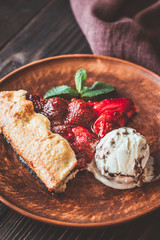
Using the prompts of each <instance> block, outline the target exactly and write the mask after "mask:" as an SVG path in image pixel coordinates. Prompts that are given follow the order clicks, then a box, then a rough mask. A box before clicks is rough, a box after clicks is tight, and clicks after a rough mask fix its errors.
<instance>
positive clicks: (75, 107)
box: [64, 98, 97, 127]
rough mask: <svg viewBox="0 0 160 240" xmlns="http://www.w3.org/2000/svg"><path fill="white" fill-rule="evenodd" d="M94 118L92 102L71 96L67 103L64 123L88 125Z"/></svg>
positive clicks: (95, 116)
mask: <svg viewBox="0 0 160 240" xmlns="http://www.w3.org/2000/svg"><path fill="white" fill-rule="evenodd" d="M96 118H97V113H96V112H95V111H94V110H93V103H92V102H85V101H83V100H80V99H75V98H73V99H72V100H71V102H70V103H69V105H68V114H67V116H66V119H65V120H64V124H66V125H76V126H85V127H89V126H91V125H92V123H93V122H94V121H95V119H96Z"/></svg>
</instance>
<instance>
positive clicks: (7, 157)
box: [0, 54, 160, 227]
mask: <svg viewBox="0 0 160 240" xmlns="http://www.w3.org/2000/svg"><path fill="white" fill-rule="evenodd" d="M80 68H84V69H85V70H86V71H87V74H88V78H87V85H91V84H93V82H94V81H103V82H105V83H110V84H112V85H113V86H115V87H116V89H117V92H118V94H119V95H121V96H123V97H129V98H131V99H132V100H133V101H134V103H135V105H136V106H137V107H138V112H137V114H136V115H135V116H134V117H133V119H132V121H130V122H129V124H128V126H130V127H133V128H135V129H136V130H137V131H138V132H140V133H141V134H143V135H144V136H145V137H146V139H147V141H148V143H149V145H150V149H151V155H152V156H153V157H154V158H155V160H156V165H157V167H156V170H157V172H160V159H159V156H160V142H159V138H160V130H159V129H160V77H159V76H158V75H156V74H154V73H152V72H151V71H149V70H147V69H145V68H143V67H140V66H138V65H135V64H133V63H130V62H127V61H123V60H120V59H115V58H111V57H103V56H94V55H87V54H83V55H66V56H58V57H52V58H48V59H43V60H40V61H37V62H33V63H31V64H28V65H26V66H24V67H21V68H20V69H18V70H16V71H14V72H12V73H10V74H9V75H7V76H6V77H4V78H3V79H1V80H0V83H1V84H0V91H3V90H18V89H25V90H27V91H29V92H31V93H39V94H44V93H46V91H48V90H49V89H51V88H52V87H54V86H59V85H62V84H66V85H69V86H71V87H74V74H75V72H76V71H77V70H78V69H80ZM0 152H1V154H0V166H1V167H0V200H1V201H2V202H4V203H5V204H6V205H8V206H9V207H11V208H12V209H14V210H16V211H17V212H19V213H21V214H24V215H25V216H27V217H31V218H33V219H36V220H40V221H43V222H46V223H51V224H56V225H61V226H70V227H96V226H107V225H113V224H117V223H121V222H125V221H128V220H131V219H133V218H136V217H138V216H141V215H143V214H145V213H148V212H150V211H152V210H154V209H156V208H157V207H159V206H160V182H159V181H155V182H153V183H148V184H145V185H144V186H143V187H142V188H135V189H130V190H117V189H112V188H109V187H107V186H104V185H103V184H102V183H100V182H98V181H97V180H96V179H94V177H93V175H92V174H91V173H89V172H87V171H82V172H79V173H78V174H77V176H76V178H75V179H73V180H72V181H70V182H69V183H68V184H67V189H66V191H65V193H62V194H57V195H52V194H51V193H50V192H49V191H48V190H47V189H46V188H45V186H44V185H43V184H42V183H41V182H39V181H38V180H37V179H35V178H34V177H33V175H31V174H30V173H29V171H28V169H27V168H26V167H25V166H24V165H23V164H22V163H20V162H19V161H20V160H19V157H18V156H17V154H16V153H15V152H14V150H13V149H12V147H11V146H10V145H9V144H8V143H7V142H6V140H5V139H4V137H3V135H2V134H1V135H0Z"/></svg>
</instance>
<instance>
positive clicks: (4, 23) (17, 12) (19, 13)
mask: <svg viewBox="0 0 160 240" xmlns="http://www.w3.org/2000/svg"><path fill="white" fill-rule="evenodd" d="M48 2H49V0H48V1H46V0H34V1H32V0H28V1H26V0H21V1H19V0H14V1H10V0H5V1H3V3H1V5H0V49H2V48H3V46H4V45H5V44H6V43H7V42H8V41H9V40H10V39H11V38H12V37H13V36H15V35H16V34H17V32H19V31H20V30H21V29H22V28H23V26H24V25H26V24H27V23H28V22H29V21H30V20H31V19H32V18H33V17H34V16H35V15H36V14H37V13H38V12H39V11H40V10H41V9H42V8H43V7H44V6H45V5H46V4H47V3H48Z"/></svg>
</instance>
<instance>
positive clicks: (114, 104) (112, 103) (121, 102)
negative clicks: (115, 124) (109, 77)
mask: <svg viewBox="0 0 160 240" xmlns="http://www.w3.org/2000/svg"><path fill="white" fill-rule="evenodd" d="M93 109H94V110H95V111H96V112H97V114H98V115H101V114H102V113H104V112H106V113H113V112H125V113H126V114H127V116H128V118H131V117H132V115H133V114H134V112H135V111H136V107H135V106H134V104H133V102H132V100H131V99H129V98H113V99H105V100H103V101H101V102H99V103H97V104H95V105H94V107H93Z"/></svg>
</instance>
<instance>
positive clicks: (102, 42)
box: [70, 0, 160, 74]
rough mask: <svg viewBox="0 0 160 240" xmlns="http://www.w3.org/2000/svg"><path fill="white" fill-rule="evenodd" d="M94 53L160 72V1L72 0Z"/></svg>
mask: <svg viewBox="0 0 160 240" xmlns="http://www.w3.org/2000/svg"><path fill="white" fill-rule="evenodd" d="M70 4H71V8H72V11H73V14H74V16H75V18H76V20H77V22H78V24H79V26H80V28H81V29H82V31H83V33H84V35H85V36H86V39H87V40H88V42H89V45H90V47H91V50H92V52H93V53H94V54H98V55H106V56H112V57H117V58H121V59H125V60H128V61H131V62H134V63H137V64H139V65H142V66H144V67H146V68H148V69H150V70H152V71H154V72H156V73H158V74H160V1H155V0H70Z"/></svg>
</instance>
